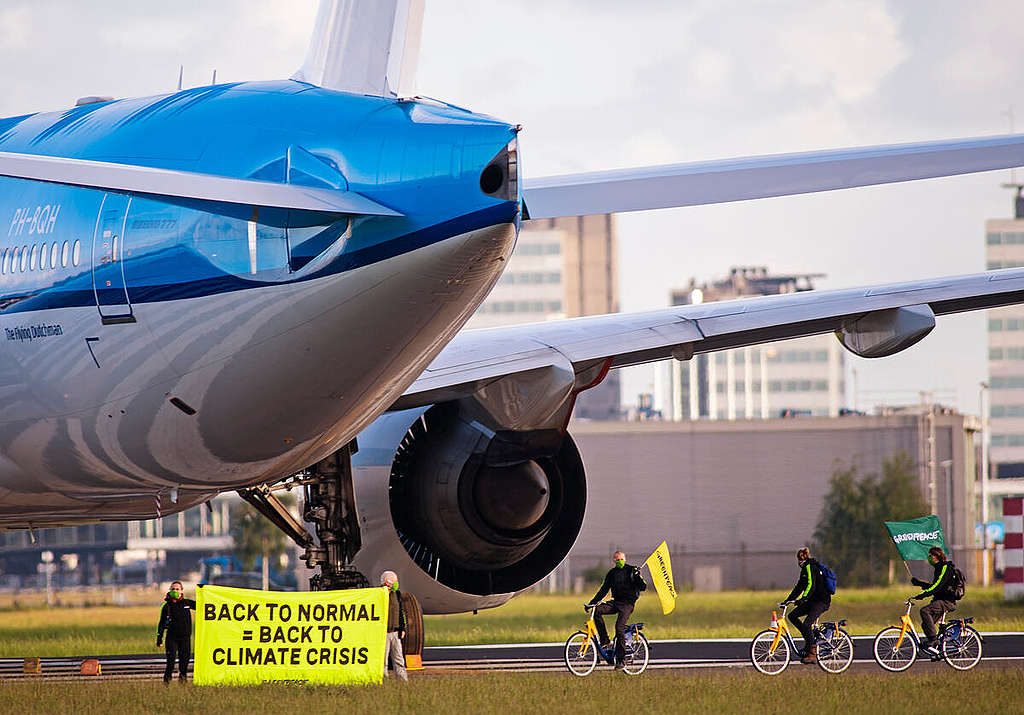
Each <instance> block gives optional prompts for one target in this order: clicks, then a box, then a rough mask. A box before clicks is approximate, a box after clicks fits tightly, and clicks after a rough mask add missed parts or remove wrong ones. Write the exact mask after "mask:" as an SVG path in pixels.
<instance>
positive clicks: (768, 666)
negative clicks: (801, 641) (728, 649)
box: [750, 603, 853, 675]
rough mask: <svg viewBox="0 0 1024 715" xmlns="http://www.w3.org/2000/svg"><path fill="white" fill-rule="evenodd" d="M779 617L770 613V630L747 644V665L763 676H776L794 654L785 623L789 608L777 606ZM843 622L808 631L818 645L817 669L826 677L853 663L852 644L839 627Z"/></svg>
mask: <svg viewBox="0 0 1024 715" xmlns="http://www.w3.org/2000/svg"><path fill="white" fill-rule="evenodd" d="M779 606H780V607H781V608H782V614H781V615H779V616H776V613H775V611H772V622H771V626H769V627H768V628H766V629H765V630H763V631H761V632H760V633H758V634H757V635H756V636H754V640H752V641H750V662H751V663H753V665H754V667H755V668H757V669H758V670H759V671H760V672H762V673H764V674H765V675H778V674H779V673H781V672H782V671H784V670H785V669H786V667H787V666H788V665H789V661H790V660H791V658H792V657H793V655H795V654H796V653H797V648H796V641H794V640H793V635H792V633H790V631H789V624H788V623H786V611H787V610H788V609H789V606H790V604H788V603H780V604H779ZM845 625H846V621H845V620H842V621H835V622H829V623H823V624H822V625H821V627H820V628H819V627H818V626H817V624H815V625H814V627H813V628H812V629H811V630H812V632H813V633H814V639H815V643H817V645H818V666H819V667H820V668H821V669H822V670H824V671H825V672H826V673H842V672H843V671H844V670H846V669H847V668H849V667H850V663H852V662H853V641H852V640H851V639H850V634H849V633H847V632H846V629H845V628H844V627H843V626H845ZM805 645H806V644H805Z"/></svg>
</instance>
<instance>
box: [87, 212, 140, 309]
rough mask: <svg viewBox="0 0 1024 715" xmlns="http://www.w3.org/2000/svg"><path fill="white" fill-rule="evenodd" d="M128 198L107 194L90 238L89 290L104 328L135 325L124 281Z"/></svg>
mask: <svg viewBox="0 0 1024 715" xmlns="http://www.w3.org/2000/svg"><path fill="white" fill-rule="evenodd" d="M131 203H132V200H131V197H128V196H122V195H121V194H107V195H106V196H104V197H103V203H102V204H101V205H100V213H99V216H98V217H97V219H96V231H95V233H94V234H93V238H92V286H93V291H94V292H95V294H96V307H97V308H99V311H100V317H101V318H102V319H103V322H104V324H111V323H134V322H135V317H134V316H133V315H132V306H131V303H129V302H128V288H127V286H126V285H125V280H124V261H123V258H124V234H125V228H126V225H127V220H128V208H129V207H130V206H131Z"/></svg>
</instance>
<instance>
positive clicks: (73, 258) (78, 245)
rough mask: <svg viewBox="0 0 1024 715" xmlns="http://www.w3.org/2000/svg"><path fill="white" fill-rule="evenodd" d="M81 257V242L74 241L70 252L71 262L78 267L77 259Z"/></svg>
mask: <svg viewBox="0 0 1024 715" xmlns="http://www.w3.org/2000/svg"><path fill="white" fill-rule="evenodd" d="M81 257H82V242H81V241H79V240H78V239H77V238H76V239H75V247H74V248H73V249H72V251H71V262H72V263H73V264H74V265H76V266H77V265H78V259H79V258H81Z"/></svg>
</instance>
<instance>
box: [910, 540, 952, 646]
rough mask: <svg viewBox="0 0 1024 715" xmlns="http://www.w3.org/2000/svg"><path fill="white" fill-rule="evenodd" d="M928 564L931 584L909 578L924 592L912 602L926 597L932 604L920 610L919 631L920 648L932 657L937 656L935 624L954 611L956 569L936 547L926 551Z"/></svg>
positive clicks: (944, 553)
mask: <svg viewBox="0 0 1024 715" xmlns="http://www.w3.org/2000/svg"><path fill="white" fill-rule="evenodd" d="M928 563H930V564H931V565H932V568H933V569H935V572H934V576H933V578H932V580H931V582H928V581H922V580H921V579H919V578H911V579H910V582H911V583H912V584H914V585H915V586H919V587H921V588H923V589H924V590H923V591H921V593H919V594H917V595H916V596H914V600H916V601H920V600H923V599H925V598H928V596H931V597H932V602H931V603H929V604H928V605H927V606H924V607H923V608H921V630H923V631H924V635H925V640H924V643H922V646H921V647H922V648H924V649H925V650H926V651H928V652H929V653H931V654H932V655H936V654H938V648H937V644H936V641H937V640H938V630H937V629H936V628H935V623H936V622H937V621H939V620H941V618H942V614H944V613H949V612H951V611H955V610H956V594H955V593H953V573H954V571H955V570H956V567H955V566H954V565H953V562H952V561H949V560H948V559H947V558H946V552H944V551H943V550H942V549H940V548H939V547H938V546H933V547H932V548H930V549H928Z"/></svg>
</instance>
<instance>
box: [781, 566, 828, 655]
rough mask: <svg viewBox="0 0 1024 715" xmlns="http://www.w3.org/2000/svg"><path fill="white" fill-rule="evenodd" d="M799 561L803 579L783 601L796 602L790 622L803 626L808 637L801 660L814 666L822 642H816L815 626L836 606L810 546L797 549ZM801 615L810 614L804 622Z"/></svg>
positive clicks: (805, 638)
mask: <svg viewBox="0 0 1024 715" xmlns="http://www.w3.org/2000/svg"><path fill="white" fill-rule="evenodd" d="M796 560H797V562H798V563H799V564H800V578H799V579H797V582H796V586H794V587H793V590H792V591H791V592H790V594H789V595H788V596H787V597H786V600H785V601H783V603H790V602H794V601H795V602H796V608H794V609H793V610H792V611H791V612H790V614H789V621H790V623H792V624H793V625H794V626H796V627H797V628H799V629H800V633H801V634H802V635H803V637H804V654H803V657H802V658H800V662H801V663H803V664H805V665H810V664H811V663H817V662H818V644H817V643H815V642H814V634H813V632H812V631H811V627H812V626H814V622H815V621H817V620H818V619H819V618H820V617H821V614H823V613H824V612H825V611H827V610H828V609H829V608H831V607H832V594H830V593H829V592H828V588H827V586H826V585H825V579H824V577H823V575H822V572H821V565H820V564H819V563H818V562H817V561H816V560H814V559H812V558H811V551H810V549H808V548H807V547H806V546H805V547H803V548H802V549H800V550H799V551H797V552H796ZM800 616H806V617H805V618H804V619H803V621H801V620H800Z"/></svg>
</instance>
